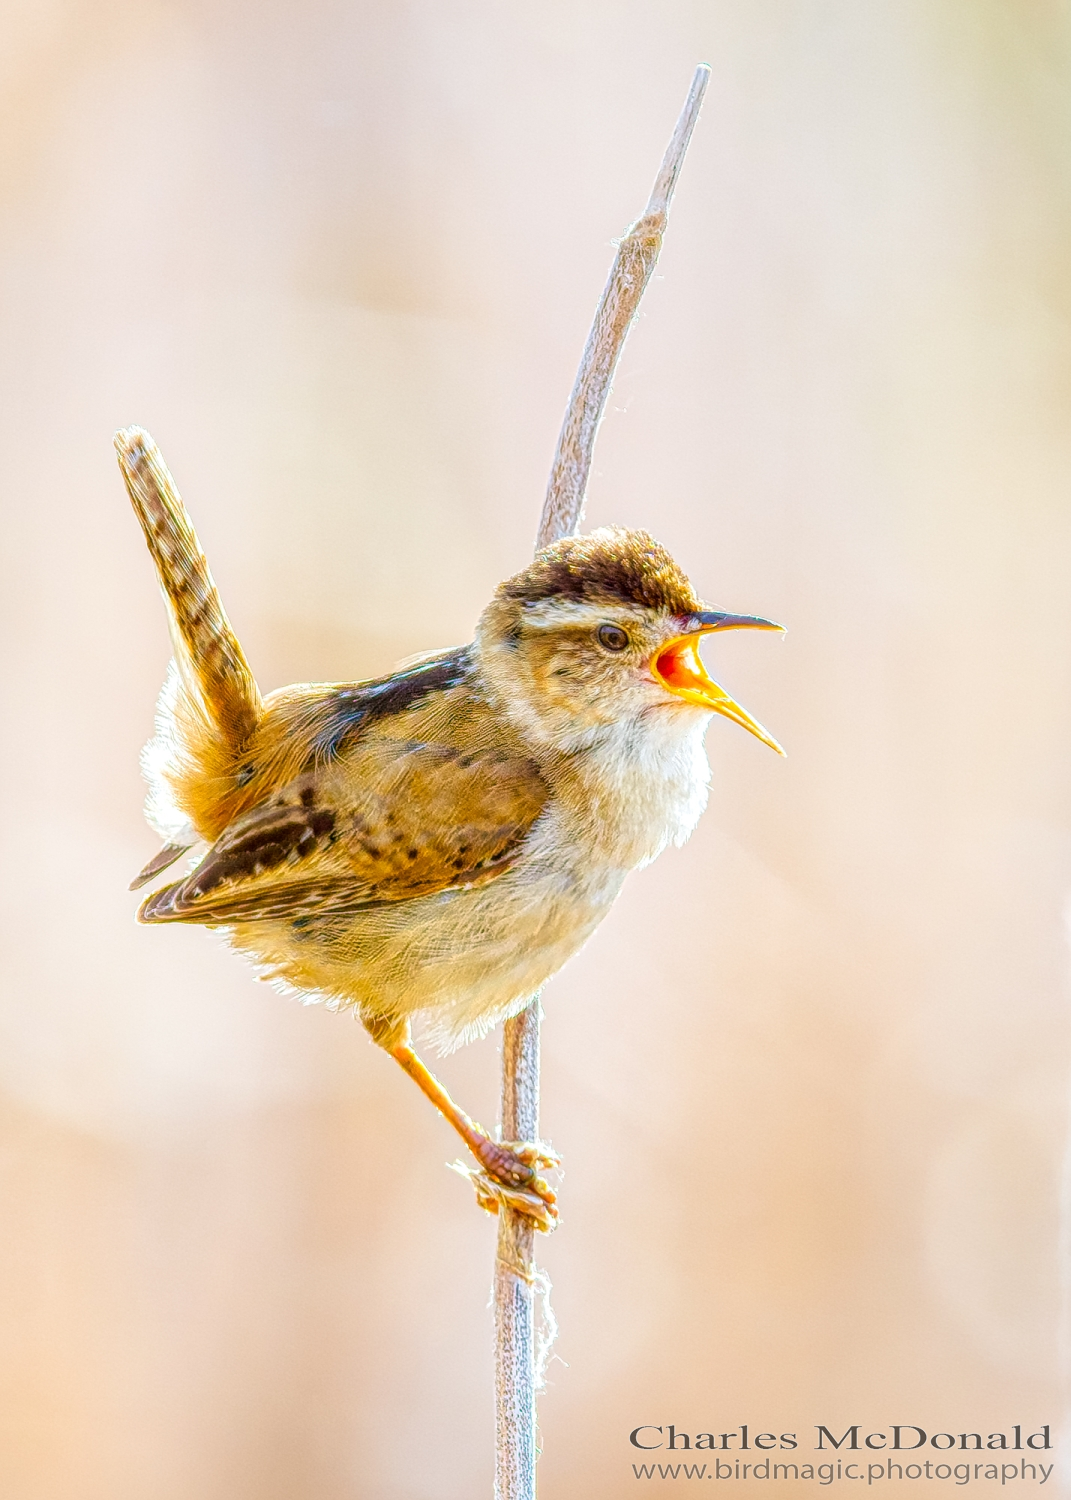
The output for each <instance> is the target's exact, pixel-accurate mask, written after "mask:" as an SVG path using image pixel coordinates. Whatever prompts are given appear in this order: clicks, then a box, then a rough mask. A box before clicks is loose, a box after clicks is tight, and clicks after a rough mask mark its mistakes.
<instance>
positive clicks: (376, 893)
mask: <svg viewBox="0 0 1071 1500" xmlns="http://www.w3.org/2000/svg"><path fill="white" fill-rule="evenodd" d="M115 445H116V450H117V452H118V455H119V464H120V467H121V469H122V473H123V478H124V479H125V481H126V486H127V489H128V491H129V493H130V498H131V500H132V502H133V505H134V509H135V511H136V512H137V516H138V519H139V521H140V522H141V525H142V528H143V530H144V532H145V538H146V540H147V542H148V545H149V551H150V552H151V554H152V557H153V561H154V562H155V564H156V568H157V572H158V574H159V578H160V583H161V585H162V588H163V592H164V597H165V599H166V602H167V606H168V616H169V624H170V628H171V637H172V642H173V644H174V651H175V660H174V663H173V666H172V669H171V672H170V673H169V676H168V679H167V682H166V683H165V686H164V689H163V693H162V695H161V698H160V705H159V710H158V716H157V732H156V737H155V739H154V740H152V741H150V743H149V744H148V745H147V746H146V750H145V756H144V765H145V771H146V775H147V778H148V781H149V797H148V805H147V815H148V818H149V821H150V822H151V823H152V824H153V826H154V827H155V828H156V829H157V831H158V832H159V833H160V835H161V836H162V837H163V839H164V841H165V843H164V848H163V849H162V850H161V851H160V853H159V854H158V855H157V856H156V857H155V858H154V859H152V860H150V862H149V863H148V864H147V865H146V866H145V868H144V870H142V872H141V874H140V875H139V876H138V877H137V879H136V880H135V881H134V882H133V884H132V889H137V888H138V887H139V886H142V885H144V884H145V883H146V882H148V881H149V880H151V879H153V878H154V877H155V876H157V875H159V874H160V873H162V872H163V871H164V870H166V869H167V868H168V867H169V866H171V865H172V864H174V862H175V861H176V860H177V859H179V858H180V856H181V855H183V854H184V853H186V852H187V851H188V850H190V849H193V848H194V847H195V846H197V845H199V844H205V845H207V846H208V847H207V851H206V852H205V853H204V854H203V856H202V857H201V859H200V860H199V862H198V863H197V864H196V866H195V867H194V868H193V870H192V872H191V873H190V874H188V875H186V876H185V877H184V878H183V879H181V880H178V881H175V882H174V883H173V884H171V885H165V886H163V887H162V888H161V889H159V890H157V891H155V892H154V893H153V894H152V895H150V896H149V897H148V899H147V900H146V901H145V902H144V903H143V905H142V907H141V909H140V911H139V913H138V917H139V920H140V921H142V922H152V923H156V922H197V923H201V924H202V925H204V926H210V927H221V928H224V929H225V930H226V932H227V934H228V936H229V938H230V941H231V942H232V943H233V945H234V946H235V947H236V948H238V949H240V950H241V951H242V952H244V953H245V954H247V955H248V956H249V957H250V958H251V959H252V960H253V961H254V962H255V963H256V964H257V966H258V967H259V969H260V970H261V972H262V973H263V974H264V975H265V976H266V977H268V978H270V979H273V980H277V981H280V982H282V983H285V984H286V985H287V986H289V987H291V988H292V989H294V990H297V991H299V992H300V993H302V994H304V995H306V996H310V997H317V998H320V999H323V1000H325V1001H327V1002H328V1003H329V1004H332V1005H335V1006H337V1007H339V1008H340V1009H351V1010H354V1011H356V1013H357V1015H358V1016H359V1018H360V1020H361V1021H362V1022H363V1024H364V1026H365V1027H366V1028H367V1030H368V1032H369V1034H370V1035H371V1037H372V1038H373V1040H374V1041H376V1042H377V1043H378V1044H379V1045H380V1046H381V1047H383V1048H384V1049H385V1050H386V1051H387V1052H389V1053H390V1054H391V1056H392V1057H394V1058H395V1059H396V1060H397V1061H398V1062H399V1063H400V1064H401V1066H402V1067H403V1068H404V1069H405V1071H406V1072H407V1073H409V1075H410V1076H411V1077H412V1078H413V1079H414V1080H415V1081H416V1082H417V1083H418V1084H419V1086H420V1087H421V1089H422V1090H423V1091H424V1093H425V1094H426V1095H427V1096H428V1097H429V1098H430V1099H431V1101H432V1102H433V1103H434V1104H435V1105H436V1107H437V1108H438V1109H439V1110H440V1111H441V1112H442V1114H443V1115H444V1116H445V1117H446V1119H447V1120H449V1122H450V1124H451V1125H453V1127H454V1128H455V1130H457V1132H458V1133H459V1134H460V1135H461V1137H462V1138H463V1140H464V1141H465V1143H466V1145H467V1146H468V1147H469V1149H470V1150H471V1152H472V1153H473V1155H474V1156H475V1158H476V1159H477V1161H478V1162H479V1163H480V1167H481V1168H482V1172H483V1174H485V1178H486V1180H488V1181H489V1182H490V1183H491V1184H493V1186H494V1192H493V1193H490V1194H487V1193H485V1194H484V1195H482V1196H481V1201H483V1202H485V1205H486V1206H488V1207H492V1208H493V1207H495V1206H496V1203H497V1202H498V1201H501V1202H505V1203H507V1204H509V1206H511V1207H513V1208H516V1209H517V1210H519V1211H521V1212H524V1213H527V1214H529V1215H530V1216H531V1217H532V1218H533V1219H534V1220H535V1221H536V1223H537V1224H539V1225H540V1227H543V1228H549V1227H550V1226H551V1225H552V1224H553V1222H554V1219H555V1217H556V1212H557V1210H556V1208H555V1195H554V1193H553V1192H552V1190H551V1189H550V1188H549V1187H548V1186H547V1184H546V1182H545V1180H544V1179H543V1178H542V1177H541V1176H540V1171H541V1170H542V1169H544V1168H545V1167H547V1166H549V1165H551V1164H553V1162H554V1160H555V1159H554V1158H553V1156H552V1154H551V1153H549V1152H548V1151H547V1150H546V1148H543V1147H541V1146H539V1145H537V1144H535V1143H503V1142H499V1141H495V1140H493V1139H492V1138H491V1136H490V1135H489V1134H488V1133H487V1132H486V1131H484V1130H483V1129H482V1128H481V1127H480V1126H479V1125H477V1124H476V1123H475V1122H474V1121H473V1120H471V1119H470V1118H469V1116H468V1115H466V1114H465V1113H464V1111H463V1110H461V1109H460V1108H458V1106H457V1105H456V1104H455V1103H454V1101H453V1100H452V1099H451V1098H450V1096H449V1095H448V1094H447V1092H446V1090H445V1089H444V1088H443V1086H442V1085H441V1084H440V1083H439V1082H438V1080H437V1079H436V1078H435V1077H434V1076H433V1075H432V1074H431V1073H430V1072H429V1071H428V1069H427V1068H426V1067H425V1066H424V1064H423V1063H422V1062H421V1061H420V1059H419V1057H418V1056H417V1055H416V1053H415V1052H414V1050H413V1046H412V1041H411V1033H410V1024H411V1021H412V1020H413V1018H414V1017H420V1018H422V1020H423V1021H424V1023H425V1024H426V1025H427V1026H428V1027H429V1029H430V1032H431V1034H432V1036H433V1037H434V1038H435V1039H437V1040H438V1041H439V1042H440V1043H443V1044H445V1045H447V1046H450V1045H454V1044H457V1043H459V1042H464V1041H468V1040H470V1039H471V1038H473V1037H476V1036H480V1035H482V1034H483V1033H484V1032H486V1031H487V1030H488V1029H489V1028H490V1027H492V1026H494V1025H495V1023H496V1022H498V1021H501V1020H504V1019H505V1018H506V1017H508V1016H511V1015H514V1014H516V1013H517V1012H518V1011H519V1010H521V1009H522V1008H523V1007H524V1006H525V1005H527V1004H528V1002H529V1001H530V1000H531V998H532V996H533V995H535V994H536V993H537V992H538V991H539V990H540V988H541V987H542V985H543V984H544V983H545V982H546V981H547V980H548V979H549V978H550V976H551V975H552V974H554V973H556V972H557V970H558V969H560V968H561V966H562V965H563V964H564V963H565V961H566V960H567V959H568V958H570V957H571V956H572V955H573V954H574V953H576V951H577V950H578V949H579V948H580V947H581V945H582V944H583V943H584V942H585V941H586V940H587V938H588V937H589V936H590V935H591V933H592V932H593V931H594V929H595V928H596V927H597V926H598V924H599V922H601V921H602V919H603V917H604V916H605V915H606V913H607V912H608V911H609V909H610V907H611V905H612V904H613V902H614V899H615V898H616V896H617V894H618V892H619V891H620V890H621V886H622V883H623V881H624V879H625V876H626V875H627V874H628V872H629V871H630V870H634V869H637V868H639V867H640V866H641V865H645V864H647V863H649V862H650V861H651V860H652V859H654V858H655V856H656V855H657V854H659V853H660V852H661V851H662V850H663V849H664V848H666V846H667V845H669V844H680V843H683V842H684V840H685V839H686V838H687V837H688V835H689V834H690V833H691V832H692V829H693V828H694V827H695V825H696V822H697V820H698V818H699V815H700V813H701V812H702V810H703V807H704V805H705V803H706V799H707V783H708V779H709V769H708V766H707V761H706V756H705V754H704V751H703V736H704V734H705V731H706V729H707V726H708V725H709V723H710V720H711V717H712V715H714V714H720V715H722V716H723V717H724V718H727V719H731V720H732V721H733V722H734V723H736V724H740V725H742V726H743V727H744V728H745V729H748V730H750V731H751V733H752V734H754V735H756V736H757V737H758V738H759V739H760V740H762V741H763V742H764V744H767V745H769V746H771V747H772V748H773V749H774V750H777V751H778V752H779V753H782V754H783V751H781V747H780V746H779V745H778V744H777V742H776V740H774V739H772V738H771V736H770V735H769V734H767V732H766V730H765V729H763V728H762V726H761V725H760V724H758V723H756V721H755V720H754V719H753V718H751V716H750V715H749V714H748V713H746V712H745V710H744V709H742V708H741V707H740V705H739V704H738V703H736V702H734V701H733V699H732V698H731V697H730V696H729V694H728V693H726V692H725V690H724V689H723V688H721V687H719V686H718V685H717V683H715V682H713V681H712V680H711V678H710V677H709V676H708V675H707V672H706V670H705V668H704V666H703V663H702V661H701V660H700V656H699V650H698V645H699V641H700V639H701V637H702V636H703V635H705V634H708V633H710V632H713V631H719V630H736V629H741V628H754V629H758V630H779V629H780V628H781V627H780V626H778V625H775V624H774V623H773V622H772V621H770V620H763V619H759V618H757V617H755V616H752V615H735V614H727V613H725V612H723V611H721V610H711V609H706V608H704V606H703V605H702V604H701V603H700V601H699V599H698V598H697V597H696V595H695V592H694V590H693V588H692V586H691V584H690V583H689V582H688V580H687V578H686V577H685V576H684V574H683V573H682V572H681V570H680V568H679V567H678V566H677V564H676V563H675V562H674V561H673V559H672V558H671V557H670V556H669V554H668V553H667V552H666V551H665V550H664V549H663V548H662V547H660V546H659V545H658V544H657V543H656V542H655V541H653V540H652V538H651V537H649V536H648V535H647V533H646V532H643V531H623V530H616V529H604V530H599V531H595V532H593V533H592V534H591V535H590V536H576V537H568V538H566V539H564V540H562V541H559V542H556V543H554V544H553V545H552V546H550V547H547V548H545V549H544V550H543V551H542V552H540V553H538V554H537V556H536V558H535V560H534V561H533V562H532V563H531V564H530V565H529V566H528V567H527V568H525V569H524V570H523V571H522V572H520V573H518V574H516V576H515V577H513V578H509V579H507V580H506V581H505V582H504V583H501V584H499V586H498V588H497V589H496V590H495V593H494V596H493V597H492V599H491V602H490V603H489V604H488V606H487V608H486V609H485V610H484V612H483V614H482V615H481V616H480V619H479V622H478V624H477V627H476V634H475V639H474V640H473V642H472V643H471V644H470V645H467V646H461V647H459V648H458V649H456V650H453V651H440V652H436V653H434V654H432V655H430V656H427V657H424V658H423V659H421V660H420V661H418V662H417V663H416V664H415V665H409V666H405V667H403V668H401V669H400V670H398V671H396V672H394V673H392V674H391V675H390V676H388V677H383V678H380V679H378V680H376V681H373V682H359V683H311V684H310V683H303V684H299V685H297V686H294V687H288V688H282V689H280V690H279V691H278V692H274V693H269V694H268V696H267V697H265V698H262V697H261V695H260V692H259V690H258V688H257V684H256V681H255V679H254V677H253V674H252V673H251V671H250V670H249V667H248V665H247V663H246V660H245V656H244V654H243V652H242V648H241V646H240V645H239V644H238V640H237V638H236V636H235V634H234V632H233V630H232V629H231V626H230V623H229V622H228V620H227V616H226V614H225V613H224V610H223V606H222V604H221V602H220V598H219V594H218V592H217V590H216V587H215V584H214V583H213V581H212V576H211V574H210V573H209V570H208V564H207V562H206V560H205V557H204V554H203V553H202V552H201V549H200V547H199V545H198V542H197V538H196V536H195V534H194V530H193V527H192V525H191V524H190V519H189V516H188V515H187V513H186V510H185V508H184V506H183V504H182V501H181V500H180V499H179V496H178V493H177V491H176V490H175V487H174V484H173V482H172V480H171V476H170V475H169V473H168V471H167V469H166V467H165V466H164V463H163V460H162V459H161V457H160V454H159V453H158V451H157V449H156V447H155V445H154V444H153V442H152V439H151V438H150V437H149V436H148V434H147V433H145V432H143V431H141V430H140V429H138V428H129V429H128V430H126V431H124V432H120V433H119V434H118V435H117V436H116V440H115Z"/></svg>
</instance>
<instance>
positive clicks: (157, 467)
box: [115, 427, 261, 753]
mask: <svg viewBox="0 0 1071 1500" xmlns="http://www.w3.org/2000/svg"><path fill="white" fill-rule="evenodd" d="M115 451H116V453H117V454H118V456H119V467H120V469H121V470H122V473H123V478H124V480H125V481H126V487H127V490H128V492H129V494H130V499H131V502H132V504H133V506H134V510H135V511H136V513H137V517H138V520H139V521H140V522H141V527H142V530H143V531H144V533H145V540H146V541H147V542H148V544H149V551H150V552H151V553H152V559H153V562H154V563H155V564H156V571H157V573H158V574H159V578H160V583H161V586H162V587H163V590H164V594H165V595H166V597H167V602H168V608H169V611H170V614H171V625H172V636H173V639H174V644H175V651H176V655H177V656H178V660H179V668H180V671H181V673H182V676H183V681H184V684H185V686H186V689H187V691H188V692H190V693H191V694H194V695H195V696H196V697H197V698H198V699H199V700H200V704H201V706H202V707H203V709H204V712H205V714H206V716H207V718H208V720H209V721H210V723H211V726H212V728H213V729H214V730H215V731H216V732H217V733H218V735H219V738H220V740H221V741H222V742H223V745H222V747H221V748H224V749H225V750H227V751H230V752H231V753H235V752H237V751H238V750H239V749H240V748H241V746H242V745H243V744H244V743H245V741H246V740H247V739H248V738H249V736H250V734H252V732H253V730H254V728H255V727H256V724H257V720H258V719H259V717H260V711H261V699H260V691H259V689H258V688H257V684H256V681H255V679H254V677H253V674H252V672H251V671H250V670H249V664H248V663H247V661H246V659H245V654H244V653H243V651H242V648H241V646H240V645H239V644H238V638H237V636H236V635H235V634H234V631H233V630H232V629H231V624H230V621H229V620H228V619H227V615H226V612H225V611H224V608H223V605H222V603H221V601H220V597H219V593H218V591H217V589H216V585H215V584H214V583H213V581H212V574H211V573H210V572H209V570H208V562H207V561H206V559H205V555H204V553H203V552H202V551H201V548H200V544H199V543H198V541H197V536H196V533H195V532H194V529H193V525H192V523H191V521H190V518H189V516H188V515H187V513H186V507H185V506H184V505H183V503H182V501H181V499H180V498H179V494H178V491H177V490H176V488H175V482H174V480H173V479H172V478H171V475H170V474H169V473H168V471H167V465H166V464H165V463H164V461H163V459H162V458H161V457H160V453H159V450H158V449H157V447H156V444H155V443H154V442H153V440H152V438H151V437H150V436H149V434H148V433H147V432H144V431H142V429H141V428H140V427H128V428H126V429H125V430H124V431H122V432H118V433H116V435H115Z"/></svg>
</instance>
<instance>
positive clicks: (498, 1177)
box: [364, 1019, 559, 1230]
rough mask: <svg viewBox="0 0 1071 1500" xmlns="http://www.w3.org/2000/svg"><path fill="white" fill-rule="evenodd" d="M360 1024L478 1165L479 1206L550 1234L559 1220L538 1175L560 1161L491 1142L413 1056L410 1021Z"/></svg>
mask: <svg viewBox="0 0 1071 1500" xmlns="http://www.w3.org/2000/svg"><path fill="white" fill-rule="evenodd" d="M364 1024H365V1027H366V1029H367V1030H368V1032H369V1033H370V1035H371V1037H372V1040H373V1041H375V1042H378V1043H379V1045H380V1046H381V1047H383V1048H384V1050H385V1051H387V1052H389V1053H390V1055H391V1057H393V1058H394V1060H395V1062H396V1063H398V1064H399V1065H400V1066H401V1067H402V1068H404V1069H405V1071H406V1072H407V1073H408V1074H409V1077H410V1078H411V1079H412V1080H413V1082H414V1083H415V1084H416V1085H417V1087H418V1088H419V1089H420V1090H421V1092H422V1093H423V1094H424V1095H425V1096H426V1097H427V1098H428V1099H430V1100H431V1102H432V1104H434V1106H435V1108H436V1109H437V1110H438V1111H439V1113H440V1114H441V1115H442V1116H443V1117H444V1118H445V1119H446V1120H448V1121H449V1122H450V1124H451V1125H452V1126H453V1127H454V1129H455V1130H456V1131H457V1133H458V1135H459V1136H460V1137H461V1139H462V1140H463V1141H464V1142H465V1145H466V1146H467V1147H468V1148H469V1150H470V1151H471V1152H472V1154H473V1156H474V1157H475V1158H476V1160H477V1161H478V1162H479V1164H480V1167H481V1169H482V1170H481V1171H480V1172H478V1173H472V1174H470V1175H471V1176H472V1179H473V1184H474V1186H475V1188H476V1196H477V1199H478V1200H479V1202H480V1204H481V1206H482V1207H483V1208H486V1209H488V1210H489V1211H490V1212H491V1213H497V1212H498V1209H499V1205H500V1204H502V1203H504V1204H505V1205H506V1207H508V1208H512V1209H514V1210H515V1212H517V1213H522V1214H526V1215H527V1216H528V1217H529V1218H531V1219H533V1220H534V1221H535V1224H536V1227H537V1228H539V1229H546V1230H549V1229H553V1228H554V1225H555V1223H556V1222H557V1218H558V1210H557V1207H556V1206H555V1205H556V1199H557V1195H556V1194H555V1193H554V1191H553V1189H552V1188H551V1187H549V1186H548V1184H547V1182H546V1181H545V1179H544V1178H543V1177H541V1176H540V1175H539V1169H540V1168H541V1167H542V1168H546V1167H556V1166H558V1164H559V1163H558V1158H557V1157H556V1156H554V1155H553V1153H551V1152H550V1151H548V1149H547V1148H546V1147H545V1146H543V1145H540V1144H538V1143H532V1142H516V1143H506V1142H503V1141H496V1140H492V1138H491V1137H490V1136H489V1135H488V1133H487V1131H486V1130H484V1128H483V1126H482V1125H478V1124H477V1123H476V1121H475V1120H473V1119H472V1118H471V1117H470V1116H469V1115H467V1114H466V1113H465V1111H464V1110H463V1109H461V1108H460V1106H459V1105H457V1104H455V1103H454V1101H453V1099H451V1097H450V1095H449V1094H448V1093H447V1091H446V1089H445V1088H444V1087H443V1085H442V1084H441V1083H440V1082H439V1080H438V1079H437V1078H436V1077H435V1074H434V1073H432V1071H431V1070H430V1068H427V1067H425V1065H424V1063H422V1062H421V1060H420V1058H419V1057H418V1056H417V1054H416V1052H415V1051H414V1050H413V1042H412V1034H411V1032H410V1029H409V1023H408V1021H406V1022H404V1023H403V1025H402V1026H401V1027H399V1026H397V1025H396V1024H385V1023H384V1022H382V1021H379V1020H373V1019H370V1020H367V1021H365V1023H364Z"/></svg>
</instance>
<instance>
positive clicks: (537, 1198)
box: [453, 1138, 561, 1234]
mask: <svg viewBox="0 0 1071 1500" xmlns="http://www.w3.org/2000/svg"><path fill="white" fill-rule="evenodd" d="M473 1151H474V1154H478V1158H479V1160H480V1165H479V1166H478V1167H470V1166H467V1165H466V1164H465V1163H464V1162H454V1163H453V1167H454V1170H455V1171H456V1172H460V1173H461V1175H462V1176H463V1177H467V1178H468V1179H469V1181H470V1182H471V1183H472V1185H473V1187H474V1188H475V1190H476V1201H477V1203H479V1205H480V1207H481V1208H485V1209H486V1210H487V1212H488V1213H491V1214H497V1213H498V1211H499V1209H500V1208H502V1207H506V1208H509V1209H512V1210H513V1212H514V1213H518V1214H524V1215H525V1217H526V1218H529V1219H531V1220H532V1222H533V1223H534V1225H535V1227H536V1228H537V1229H541V1230H543V1232H544V1233H546V1234H549V1232H550V1231H551V1230H552V1229H553V1228H554V1227H555V1225H556V1224H557V1222H558V1209H557V1202H558V1195H557V1193H555V1192H554V1190H553V1188H552V1187H551V1186H550V1184H549V1183H548V1182H547V1181H546V1179H545V1178H544V1177H541V1176H540V1175H539V1173H540V1171H541V1170H542V1171H549V1170H551V1169H553V1168H559V1167H560V1166H561V1158H560V1157H559V1156H558V1154H557V1152H555V1151H552V1150H551V1148H550V1147H549V1146H546V1145H544V1144H543V1142H542V1141H492V1140H491V1139H490V1138H488V1139H487V1140H486V1142H484V1143H481V1149H480V1150H479V1152H478V1153H477V1152H476V1148H475V1147H473Z"/></svg>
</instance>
